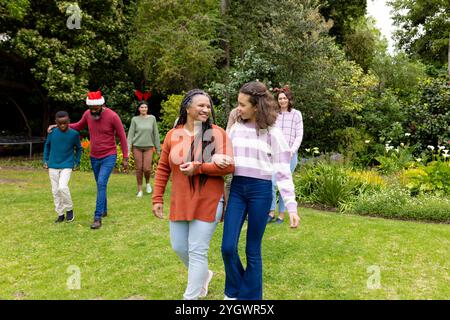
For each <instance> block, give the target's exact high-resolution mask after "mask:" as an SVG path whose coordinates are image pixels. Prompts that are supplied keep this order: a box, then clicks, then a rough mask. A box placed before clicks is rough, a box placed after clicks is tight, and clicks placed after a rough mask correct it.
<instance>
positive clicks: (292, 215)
mask: <svg viewBox="0 0 450 320" xmlns="http://www.w3.org/2000/svg"><path fill="white" fill-rule="evenodd" d="M289 221H290V223H291V228H297V227H298V226H299V225H300V217H299V216H298V214H297V212H289Z"/></svg>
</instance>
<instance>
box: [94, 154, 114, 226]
mask: <svg viewBox="0 0 450 320" xmlns="http://www.w3.org/2000/svg"><path fill="white" fill-rule="evenodd" d="M116 159H117V155H115V154H113V155H110V156H107V157H104V158H93V157H91V165H92V171H94V176H95V181H96V182H97V201H96V204H95V216H94V220H101V219H102V214H103V213H105V212H108V203H107V199H106V188H107V187H108V180H109V176H110V175H111V172H112V171H113V169H114V166H115V165H116Z"/></svg>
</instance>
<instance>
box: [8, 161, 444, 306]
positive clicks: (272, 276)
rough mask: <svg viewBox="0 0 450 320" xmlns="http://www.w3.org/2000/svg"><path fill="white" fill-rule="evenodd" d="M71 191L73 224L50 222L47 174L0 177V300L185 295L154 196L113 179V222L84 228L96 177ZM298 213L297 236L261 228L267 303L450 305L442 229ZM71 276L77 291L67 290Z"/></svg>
mask: <svg viewBox="0 0 450 320" xmlns="http://www.w3.org/2000/svg"><path fill="white" fill-rule="evenodd" d="M70 188H71V192H72V198H73V201H74V204H75V210H74V212H75V215H76V217H75V221H74V222H72V223H64V224H59V225H55V224H54V223H53V221H54V219H55V218H56V213H55V212H54V210H53V202H52V195H51V191H50V181H49V178H48V175H47V172H46V171H45V170H38V169H35V170H16V169H14V170H13V169H11V168H5V167H4V166H3V168H2V169H0V218H1V220H0V221H1V223H0V299H180V298H182V294H183V291H184V288H185V284H186V280H187V272H186V269H185V267H184V265H183V264H182V263H181V262H180V261H179V259H178V258H177V257H176V255H175V253H174V252H173V251H172V249H171V247H170V240H169V228H168V220H167V211H168V207H167V206H166V219H165V220H164V221H161V220H158V219H156V218H154V217H153V215H152V214H151V213H150V212H151V196H149V195H145V196H144V197H143V198H141V199H136V197H135V191H136V190H135V189H136V187H135V177H134V175H132V174H114V175H112V177H111V179H110V183H109V189H108V206H109V216H108V217H107V218H105V219H104V224H103V227H102V228H101V229H100V230H91V229H90V228H89V226H90V223H91V222H92V219H93V211H94V207H95V196H96V191H95V182H94V178H93V175H92V173H83V172H74V173H73V175H72V180H71V185H70ZM166 199H168V197H166ZM166 204H167V201H166ZM300 212H301V217H302V225H301V227H300V228H299V229H298V230H291V229H289V227H288V225H287V223H284V224H283V225H275V224H270V225H268V227H267V230H266V233H265V236H264V240H263V264H264V275H263V276H264V298H265V299H448V298H449V297H450V275H449V271H450V270H449V266H450V263H449V261H450V256H449V252H450V251H449V250H448V248H449V247H450V243H449V242H450V226H449V225H444V224H441V225H440V224H427V223H416V222H408V221H395V220H385V219H379V218H370V217H361V216H351V215H340V214H336V213H329V212H321V211H315V210H311V209H300ZM243 231H244V232H245V226H244V230H243ZM221 236H222V224H220V225H219V226H218V228H217V230H216V232H215V234H214V237H213V239H212V241H211V250H210V269H212V270H213V271H214V272H215V276H214V278H213V280H212V282H211V286H210V290H209V295H208V297H207V299H222V298H223V288H224V277H225V273H224V268H223V263H222V258H221V253H220V242H221ZM244 240H245V236H242V237H241V245H242V246H241V252H244V247H243V241H244ZM73 270H79V272H80V279H81V280H80V284H81V288H80V289H69V288H70V286H71V285H73V283H74V282H72V280H73V277H74V276H75V275H76V273H74V272H73ZM378 270H379V274H378V273H377V271H378ZM68 284H69V286H68Z"/></svg>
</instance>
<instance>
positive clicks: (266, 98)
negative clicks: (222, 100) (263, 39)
mask: <svg viewBox="0 0 450 320" xmlns="http://www.w3.org/2000/svg"><path fill="white" fill-rule="evenodd" d="M239 92H240V93H243V94H246V95H248V96H249V101H250V103H251V104H252V106H254V107H256V110H257V111H256V129H257V130H259V129H267V128H268V127H271V126H273V125H274V124H275V121H276V120H277V116H278V115H277V106H278V104H277V102H276V100H275V98H274V97H273V95H272V93H271V92H270V91H269V90H267V87H266V85H265V84H264V83H262V82H259V81H252V82H248V83H246V84H244V85H243V86H242V87H241V89H240V90H239ZM238 121H239V122H243V120H242V119H241V118H240V117H239V118H238Z"/></svg>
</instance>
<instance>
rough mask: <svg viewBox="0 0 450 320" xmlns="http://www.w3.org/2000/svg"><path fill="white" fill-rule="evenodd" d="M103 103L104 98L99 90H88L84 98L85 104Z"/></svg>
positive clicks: (100, 104)
mask: <svg viewBox="0 0 450 320" xmlns="http://www.w3.org/2000/svg"><path fill="white" fill-rule="evenodd" d="M104 103H105V99H104V98H103V97H102V92H101V91H96V92H88V94H87V98H86V104H87V105H88V106H102V105H103V104H104Z"/></svg>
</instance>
